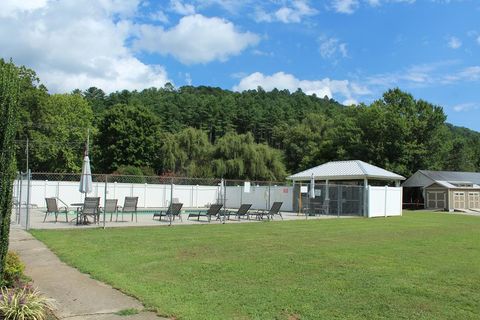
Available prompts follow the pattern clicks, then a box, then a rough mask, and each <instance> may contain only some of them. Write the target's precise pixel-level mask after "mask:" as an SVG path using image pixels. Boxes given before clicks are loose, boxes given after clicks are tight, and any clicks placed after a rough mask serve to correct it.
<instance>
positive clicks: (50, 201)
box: [43, 198, 68, 222]
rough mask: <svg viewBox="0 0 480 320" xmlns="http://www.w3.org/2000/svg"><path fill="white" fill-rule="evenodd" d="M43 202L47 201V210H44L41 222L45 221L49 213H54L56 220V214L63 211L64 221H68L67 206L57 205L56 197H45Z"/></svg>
mask: <svg viewBox="0 0 480 320" xmlns="http://www.w3.org/2000/svg"><path fill="white" fill-rule="evenodd" d="M45 202H46V203H47V211H45V217H44V218H43V222H45V220H46V219H47V216H48V215H50V214H53V215H55V222H57V220H58V215H59V214H61V213H65V221H66V222H68V208H67V207H59V206H58V203H57V198H45Z"/></svg>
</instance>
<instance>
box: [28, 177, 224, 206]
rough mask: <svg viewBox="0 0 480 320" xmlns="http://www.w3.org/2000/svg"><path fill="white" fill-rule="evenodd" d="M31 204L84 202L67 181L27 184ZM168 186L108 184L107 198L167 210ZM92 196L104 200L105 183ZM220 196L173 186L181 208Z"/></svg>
mask: <svg viewBox="0 0 480 320" xmlns="http://www.w3.org/2000/svg"><path fill="white" fill-rule="evenodd" d="M30 186H31V189H30V204H31V205H32V206H37V207H45V198H48V197H57V198H59V199H61V200H62V201H63V202H65V203H66V204H67V205H70V204H72V203H78V202H83V199H84V195H83V194H82V193H80V192H79V191H78V182H73V181H72V182H69V181H48V180H31V181H30ZM171 187H172V185H170V184H147V183H117V182H112V183H107V187H106V189H107V190H106V191H107V198H108V199H118V201H119V204H122V203H123V199H125V197H127V196H128V197H130V196H134V197H138V206H139V207H143V208H158V207H167V206H168V205H169V204H170V195H171ZM89 196H91V197H101V198H102V199H101V203H102V201H103V200H104V197H105V183H104V182H94V183H93V190H92V192H91V193H89ZM218 197H219V187H218V186H200V185H173V197H172V198H173V201H175V202H177V201H178V202H181V203H183V205H184V207H192V208H198V207H207V206H209V205H210V204H212V203H216V202H217V199H218Z"/></svg>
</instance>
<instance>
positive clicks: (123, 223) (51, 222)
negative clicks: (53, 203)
mask: <svg viewBox="0 0 480 320" xmlns="http://www.w3.org/2000/svg"><path fill="white" fill-rule="evenodd" d="M138 210H139V213H138V215H137V217H138V221H137V222H136V221H135V217H134V221H131V215H129V214H126V213H125V214H124V216H123V220H122V215H121V213H119V216H118V218H119V221H118V222H116V221H115V215H114V216H113V219H112V220H113V221H112V222H110V214H107V215H106V222H105V228H120V227H147V226H155V227H160V226H169V225H170V221H169V220H168V219H165V217H163V218H162V220H161V221H158V218H156V219H155V220H153V212H154V211H155V210H157V211H158V210H165V208H161V209H154V208H147V209H143V208H139V209H138ZM142 210H143V212H142ZM145 210H146V211H147V212H145ZM189 210H206V209H205V208H186V212H185V211H183V213H182V214H181V215H182V221H180V220H179V219H178V218H177V219H175V220H174V221H172V226H182V225H195V224H196V225H208V224H221V223H222V221H219V220H215V219H214V218H212V221H211V222H210V223H209V222H208V221H207V219H206V218H205V217H203V218H201V219H200V221H197V219H196V218H192V219H190V220H189V219H187V216H188V211H189ZM44 215H45V209H44V208H32V209H30V221H29V228H30V229H84V228H98V227H102V226H103V222H102V221H103V215H100V219H101V220H102V221H101V222H100V224H93V223H91V224H88V225H77V224H76V223H75V221H73V222H72V221H71V220H72V219H73V218H75V217H76V215H75V214H72V213H71V214H69V215H68V219H69V222H65V215H64V214H63V215H62V214H60V215H59V216H58V221H57V222H55V219H54V216H53V215H50V216H48V217H47V219H46V221H45V222H43V218H44ZM282 217H283V220H282V219H281V218H280V217H279V216H278V215H276V216H275V217H274V219H273V220H270V221H271V222H278V221H292V220H306V219H307V220H318V219H337V218H342V219H344V218H359V217H360V216H343V215H341V216H340V217H337V215H317V216H308V217H306V216H305V215H303V214H300V215H299V214H297V213H294V212H282ZM264 221H265V220H260V221H259V220H256V219H254V218H253V219H251V220H247V219H241V220H240V221H239V220H236V219H234V218H233V217H232V218H231V219H230V220H228V219H227V220H226V222H225V223H227V224H235V223H255V222H257V223H258V222H264Z"/></svg>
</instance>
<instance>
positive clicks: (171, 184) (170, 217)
mask: <svg viewBox="0 0 480 320" xmlns="http://www.w3.org/2000/svg"><path fill="white" fill-rule="evenodd" d="M172 204H173V178H171V180H170V215H169V219H170V223H169V226H171V225H172ZM167 210H168V209H167Z"/></svg>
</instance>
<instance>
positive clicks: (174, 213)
mask: <svg viewBox="0 0 480 320" xmlns="http://www.w3.org/2000/svg"><path fill="white" fill-rule="evenodd" d="M182 207H183V203H172V204H171V205H170V206H168V209H167V210H162V211H157V212H154V213H153V219H154V220H155V217H158V221H160V220H162V217H171V218H173V220H175V217H179V218H180V221H183V220H182V215H181V210H182Z"/></svg>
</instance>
